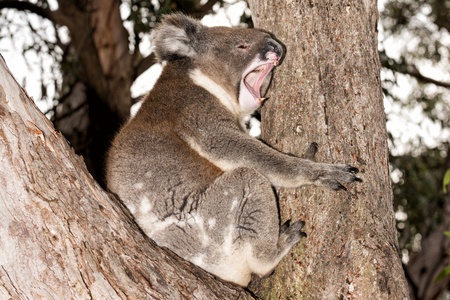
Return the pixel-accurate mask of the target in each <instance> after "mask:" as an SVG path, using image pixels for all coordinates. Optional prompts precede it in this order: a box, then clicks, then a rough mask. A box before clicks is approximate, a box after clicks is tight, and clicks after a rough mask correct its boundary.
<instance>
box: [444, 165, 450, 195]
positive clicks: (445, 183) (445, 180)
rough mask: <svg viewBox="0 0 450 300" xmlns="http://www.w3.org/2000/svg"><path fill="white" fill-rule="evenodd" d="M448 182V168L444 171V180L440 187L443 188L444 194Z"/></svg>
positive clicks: (449, 178)
mask: <svg viewBox="0 0 450 300" xmlns="http://www.w3.org/2000/svg"><path fill="white" fill-rule="evenodd" d="M449 183H450V169H449V170H447V172H445V175H444V180H443V182H442V188H443V190H444V194H447V185H448V184H449Z"/></svg>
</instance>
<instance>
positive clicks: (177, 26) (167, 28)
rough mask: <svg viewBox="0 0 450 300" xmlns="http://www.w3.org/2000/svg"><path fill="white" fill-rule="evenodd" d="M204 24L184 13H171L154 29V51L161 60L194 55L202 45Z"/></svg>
mask: <svg viewBox="0 0 450 300" xmlns="http://www.w3.org/2000/svg"><path fill="white" fill-rule="evenodd" d="M202 31H203V25H202V24H201V23H200V22H199V21H197V20H195V19H192V18H190V17H188V16H185V15H182V14H174V15H169V16H167V17H165V18H164V20H163V22H162V23H161V24H160V25H159V26H158V27H157V28H156V29H155V30H154V34H155V36H154V39H153V43H154V47H155V48H154V51H155V54H156V57H157V58H158V59H159V60H160V61H164V60H166V61H169V60H174V59H178V58H182V57H193V56H195V55H196V54H197V52H198V50H199V49H197V48H196V47H197V46H198V45H200V43H199V40H200V39H201V37H202Z"/></svg>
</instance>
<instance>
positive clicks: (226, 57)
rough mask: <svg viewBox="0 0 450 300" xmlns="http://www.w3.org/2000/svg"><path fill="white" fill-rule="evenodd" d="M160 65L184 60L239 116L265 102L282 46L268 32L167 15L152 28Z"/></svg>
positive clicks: (282, 50)
mask: <svg viewBox="0 0 450 300" xmlns="http://www.w3.org/2000/svg"><path fill="white" fill-rule="evenodd" d="M154 47H155V48H154V49H155V54H156V56H157V58H158V59H159V60H160V61H167V62H169V63H170V62H172V61H177V60H185V61H186V60H187V61H189V63H187V64H184V65H187V66H189V68H191V69H198V70H200V71H201V72H202V73H203V74H206V75H207V76H208V77H209V78H211V79H212V80H214V82H215V83H217V84H220V85H221V86H222V87H223V88H224V89H225V90H226V91H227V92H228V93H230V94H232V95H233V96H234V97H235V99H237V101H239V105H240V106H241V108H242V109H243V110H244V111H252V110H255V109H257V108H258V107H259V106H260V105H261V102H262V101H263V100H264V98H263V96H264V94H265V92H266V90H267V88H268V86H269V83H270V79H271V75H272V70H273V68H274V67H275V66H277V65H278V64H280V63H281V61H282V59H283V55H284V47H283V46H282V44H281V43H280V42H279V41H276V40H275V38H274V37H273V36H272V35H271V34H270V33H268V32H265V31H262V30H258V29H248V28H228V27H206V26H203V25H202V24H201V23H200V22H198V21H196V20H194V19H192V18H190V17H187V16H185V15H181V14H176V15H170V16H168V17H166V18H165V19H164V21H163V22H162V23H161V24H160V25H159V26H158V28H157V29H155V37H154Z"/></svg>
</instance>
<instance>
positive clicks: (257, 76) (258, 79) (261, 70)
mask: <svg viewBox="0 0 450 300" xmlns="http://www.w3.org/2000/svg"><path fill="white" fill-rule="evenodd" d="M274 66H275V64H274V63H273V62H272V63H268V64H263V65H260V66H258V67H257V68H256V69H254V70H253V71H251V72H250V73H248V74H247V75H246V76H245V78H244V84H245V87H246V88H247V90H248V91H249V92H250V94H251V95H252V96H253V98H255V100H256V101H257V102H262V101H264V100H265V99H264V98H261V85H262V83H263V81H264V78H265V77H266V75H267V73H269V72H270V70H271V69H272V68H273V67H274Z"/></svg>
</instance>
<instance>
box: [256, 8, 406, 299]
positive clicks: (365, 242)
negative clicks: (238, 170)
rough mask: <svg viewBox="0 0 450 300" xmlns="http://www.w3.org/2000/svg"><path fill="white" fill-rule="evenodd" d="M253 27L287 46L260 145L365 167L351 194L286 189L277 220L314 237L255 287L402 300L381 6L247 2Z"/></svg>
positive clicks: (285, 295) (310, 295)
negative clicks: (310, 151)
mask: <svg viewBox="0 0 450 300" xmlns="http://www.w3.org/2000/svg"><path fill="white" fill-rule="evenodd" d="M250 7H251V11H252V16H253V21H254V23H255V27H259V28H263V29H266V30H269V31H271V32H273V33H274V34H275V36H276V37H277V38H278V39H280V40H281V41H282V42H284V43H285V44H286V47H287V57H286V59H285V60H284V62H283V64H282V65H281V66H280V67H279V68H277V70H276V75H275V77H274V82H273V86H272V90H271V93H270V95H269V100H267V103H265V105H264V107H263V110H262V138H263V139H264V140H265V141H266V142H268V143H269V144H271V145H272V146H274V147H275V148H277V149H279V150H281V151H284V152H290V153H292V154H295V155H301V154H302V153H304V151H305V150H306V148H307V146H308V145H309V144H310V143H311V142H317V143H318V144H319V152H318V154H317V157H316V159H317V160H318V161H323V162H333V163H348V164H350V165H353V166H356V167H358V168H359V169H360V171H361V173H360V177H361V178H362V179H363V181H364V182H363V183H362V184H352V185H350V186H348V187H347V188H348V191H342V192H338V193H335V192H331V191H327V190H324V189H323V188H319V187H303V188H300V189H295V190H294V189H281V190H279V191H278V193H279V199H280V210H281V219H282V220H281V221H282V222H284V221H285V220H288V219H292V220H293V221H295V220H299V219H300V220H305V221H306V227H305V231H306V233H307V234H308V237H307V238H306V239H305V240H304V242H302V243H300V244H299V245H297V246H296V247H295V248H294V250H293V251H291V252H290V254H289V255H287V257H286V258H285V259H284V260H283V261H282V262H281V264H280V265H279V266H278V268H277V269H276V270H275V273H274V275H272V276H271V277H269V278H268V279H264V280H257V281H255V282H254V283H253V284H252V286H251V289H252V290H253V291H254V292H255V293H256V294H257V295H258V296H260V297H262V298H270V299H277V298H281V299H291V298H303V299H405V298H408V287H407V283H406V280H405V276H404V273H403V269H402V264H401V261H400V257H399V249H398V241H397V235H396V229H395V220H394V212H393V196H392V191H391V182H390V175H389V165H388V148H387V133H386V116H385V113H384V107H383V96H382V92H381V83H380V63H379V58H378V51H377V21H378V13H377V5H376V1H351V2H343V1H339V0H330V1H315V0H309V1H281V0H273V1H265V0H251V1H250Z"/></svg>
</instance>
